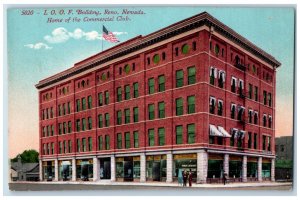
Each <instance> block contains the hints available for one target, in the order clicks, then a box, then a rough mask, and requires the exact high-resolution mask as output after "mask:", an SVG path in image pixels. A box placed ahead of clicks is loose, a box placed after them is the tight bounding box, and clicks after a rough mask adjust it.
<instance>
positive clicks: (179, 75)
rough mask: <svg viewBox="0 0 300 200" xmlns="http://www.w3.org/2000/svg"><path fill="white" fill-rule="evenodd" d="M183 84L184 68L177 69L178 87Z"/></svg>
mask: <svg viewBox="0 0 300 200" xmlns="http://www.w3.org/2000/svg"><path fill="white" fill-rule="evenodd" d="M182 86H183V70H182V69H181V70H177V71H176V87H182Z"/></svg>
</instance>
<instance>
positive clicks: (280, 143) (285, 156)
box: [275, 136, 294, 160]
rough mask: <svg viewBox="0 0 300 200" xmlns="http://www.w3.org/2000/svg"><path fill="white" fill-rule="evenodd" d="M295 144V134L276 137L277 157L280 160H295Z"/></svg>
mask: <svg viewBox="0 0 300 200" xmlns="http://www.w3.org/2000/svg"><path fill="white" fill-rule="evenodd" d="M293 146H294V145H293V136H281V137H276V138H275V152H276V158H277V159H279V160H293Z"/></svg>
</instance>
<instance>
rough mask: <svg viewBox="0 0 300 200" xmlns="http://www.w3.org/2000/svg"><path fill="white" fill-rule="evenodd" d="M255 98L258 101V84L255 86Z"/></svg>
mask: <svg viewBox="0 0 300 200" xmlns="http://www.w3.org/2000/svg"><path fill="white" fill-rule="evenodd" d="M254 99H255V101H258V87H257V86H255V87H254Z"/></svg>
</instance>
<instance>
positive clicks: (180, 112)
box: [176, 98, 183, 116]
mask: <svg viewBox="0 0 300 200" xmlns="http://www.w3.org/2000/svg"><path fill="white" fill-rule="evenodd" d="M179 115H183V98H177V99H176V116H179Z"/></svg>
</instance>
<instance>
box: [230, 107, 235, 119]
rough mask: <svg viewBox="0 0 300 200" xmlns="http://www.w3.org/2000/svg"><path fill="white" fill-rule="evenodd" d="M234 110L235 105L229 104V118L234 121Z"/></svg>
mask: <svg viewBox="0 0 300 200" xmlns="http://www.w3.org/2000/svg"><path fill="white" fill-rule="evenodd" d="M235 108H236V105H235V104H231V109H230V110H231V112H230V117H231V119H235Z"/></svg>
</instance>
